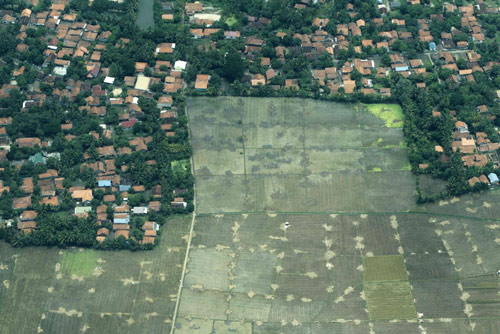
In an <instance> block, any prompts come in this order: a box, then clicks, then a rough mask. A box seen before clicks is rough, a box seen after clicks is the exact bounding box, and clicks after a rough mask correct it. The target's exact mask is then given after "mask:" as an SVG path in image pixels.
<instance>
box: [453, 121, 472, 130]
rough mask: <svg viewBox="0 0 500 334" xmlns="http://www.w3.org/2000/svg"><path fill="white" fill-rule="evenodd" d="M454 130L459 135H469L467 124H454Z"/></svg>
mask: <svg viewBox="0 0 500 334" xmlns="http://www.w3.org/2000/svg"><path fill="white" fill-rule="evenodd" d="M455 129H457V130H458V131H459V132H460V133H469V128H468V127H467V124H466V123H465V122H462V121H456V122H455Z"/></svg>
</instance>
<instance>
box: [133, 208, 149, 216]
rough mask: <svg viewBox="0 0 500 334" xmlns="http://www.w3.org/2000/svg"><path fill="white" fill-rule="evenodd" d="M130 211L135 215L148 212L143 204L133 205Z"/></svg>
mask: <svg viewBox="0 0 500 334" xmlns="http://www.w3.org/2000/svg"><path fill="white" fill-rule="evenodd" d="M132 213H133V214H136V215H145V214H147V213H148V208H147V207H145V206H135V207H133V208H132Z"/></svg>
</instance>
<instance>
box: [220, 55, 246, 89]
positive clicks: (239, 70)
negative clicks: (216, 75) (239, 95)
mask: <svg viewBox="0 0 500 334" xmlns="http://www.w3.org/2000/svg"><path fill="white" fill-rule="evenodd" d="M244 73H245V63H244V62H243V59H242V58H241V56H240V54H239V53H238V52H236V51H234V50H232V51H229V52H228V54H227V55H226V58H225V61H224V65H223V67H222V73H221V75H222V77H223V78H225V79H226V80H227V81H229V82H233V81H235V80H239V79H241V77H242V76H243V74H244Z"/></svg>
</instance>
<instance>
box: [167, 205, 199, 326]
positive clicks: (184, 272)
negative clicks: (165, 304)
mask: <svg viewBox="0 0 500 334" xmlns="http://www.w3.org/2000/svg"><path fill="white" fill-rule="evenodd" d="M195 202H196V198H195V199H194V200H193V203H195ZM195 207H196V204H195ZM195 219H196V210H195V211H193V219H192V220H191V227H190V229H189V238H188V242H187V248H186V256H185V257H184V266H183V267H182V274H181V280H180V282H179V290H178V291H177V300H176V302H175V309H174V316H173V318H172V327H171V328H170V334H173V333H174V331H175V321H176V320H177V312H178V311H179V303H180V301H181V294H182V288H183V287H184V277H185V275H186V267H187V263H188V258H189V250H190V248H191V240H192V239H193V230H194V222H195Z"/></svg>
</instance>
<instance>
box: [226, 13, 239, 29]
mask: <svg viewBox="0 0 500 334" xmlns="http://www.w3.org/2000/svg"><path fill="white" fill-rule="evenodd" d="M225 22H226V24H227V25H228V26H229V27H232V26H233V25H235V24H236V23H238V20H237V19H236V17H234V16H230V17H228V18H227V19H226V21H225Z"/></svg>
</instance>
